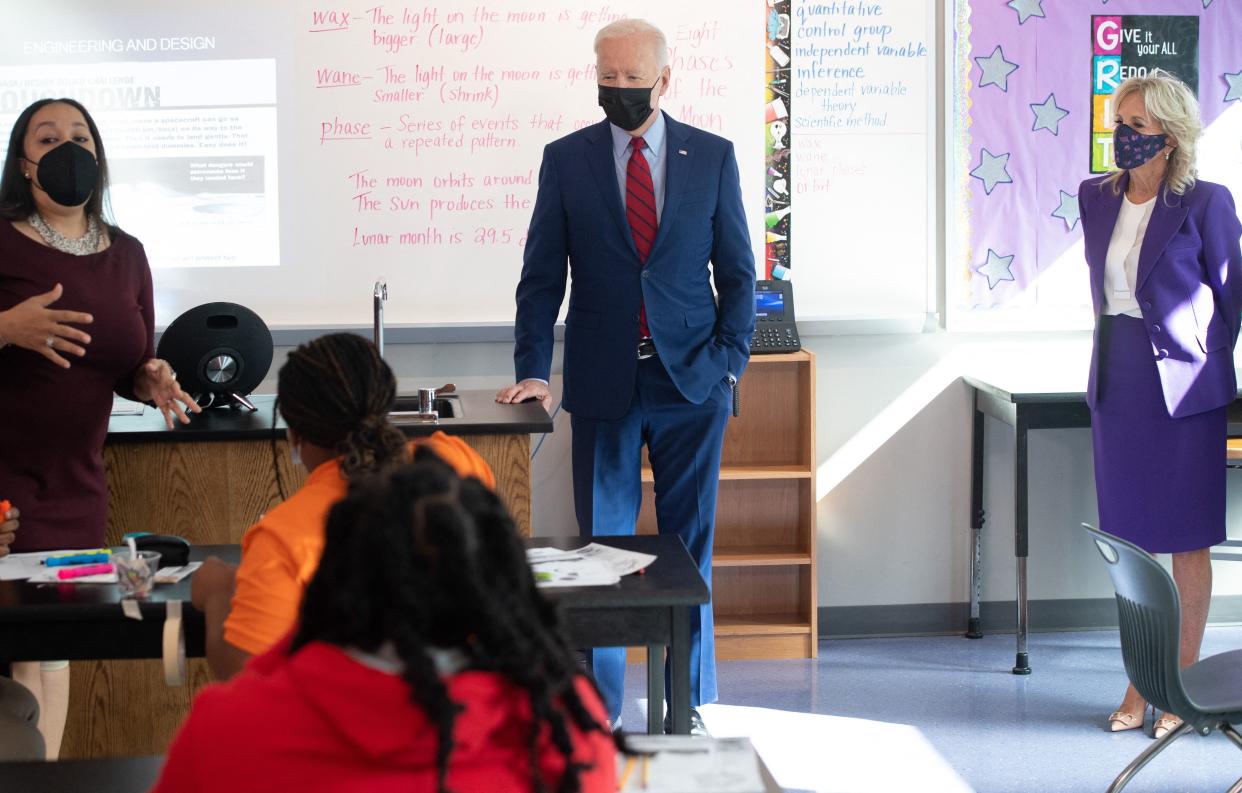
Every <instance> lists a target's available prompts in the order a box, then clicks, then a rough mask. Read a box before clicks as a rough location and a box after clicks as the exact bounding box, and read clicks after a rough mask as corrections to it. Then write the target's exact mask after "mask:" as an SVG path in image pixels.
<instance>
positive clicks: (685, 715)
mask: <svg viewBox="0 0 1242 793" xmlns="http://www.w3.org/2000/svg"><path fill="white" fill-rule="evenodd" d="M690 608H693V607H686V606H674V607H673V608H672V610H671V611H672V615H671V616H672V627H673V635H672V637H671V640H670V642H669V648H668V650H669V653H668V654H669V681H670V686H671V688H672V691H670V692H669V695H670V696H669V700H670V705H669V707H670V708H671V710H672V717H673V719H672V720H673V734H675V735H687V734H689V732H690Z"/></svg>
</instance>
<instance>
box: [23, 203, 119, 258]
mask: <svg viewBox="0 0 1242 793" xmlns="http://www.w3.org/2000/svg"><path fill="white" fill-rule="evenodd" d="M26 221H27V222H28V223H29V224H30V227H31V228H33V229H34V230H35V231H37V232H39V236H40V237H42V238H43V241H44V242H46V243H47V244H48V245H49V246H51V247H53V248H55V249H56V250H58V251H62V252H64V253H72V254H73V255H74V256H86V255H87V254H90V253H97V252H98V251H99V240H100V237H101V236H102V230H101V229H100V226H99V221H97V220H96V219H95V216H94V215H91V216H90V217H88V218H87V219H86V233H85V234H83V235H82V236H81V237H78V238H77V239H76V240H71V239H69V238H68V237H66V236H65V235H63V234H61V233H60V232H59V231H57V230H56V229H54V228H52V227H51V226H49V225H48V224H47V221H46V220H44V219H43V216H42V215H40V214H39V213H38V212H31V213H30V217H29V218H27V219H26Z"/></svg>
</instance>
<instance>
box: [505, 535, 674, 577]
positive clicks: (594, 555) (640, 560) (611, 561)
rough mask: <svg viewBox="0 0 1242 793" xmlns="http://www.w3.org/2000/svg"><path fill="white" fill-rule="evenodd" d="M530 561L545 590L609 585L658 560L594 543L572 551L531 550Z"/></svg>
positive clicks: (653, 557) (528, 556) (528, 555)
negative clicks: (549, 588)
mask: <svg viewBox="0 0 1242 793" xmlns="http://www.w3.org/2000/svg"><path fill="white" fill-rule="evenodd" d="M526 560H527V561H528V562H530V565H531V569H532V571H534V573H535V583H536V584H537V585H538V586H541V587H557V586H608V585H610V584H615V583H617V582H618V581H620V580H621V577H622V576H626V575H630V574H632V573H637V572H639V571H640V570H642V569H644V568H646V567H647V566H648V565H650V564H651V563H652V562H654V561H655V560H656V557H655V556H652V555H651V554H647V553H635V552H633V551H623V550H620V549H619V548H613V547H611V546H608V545H602V544H600V543H596V542H593V543H590V544H588V545H585V546H583V547H581V548H576V549H571V550H561V549H560V548H528V549H527V550H526Z"/></svg>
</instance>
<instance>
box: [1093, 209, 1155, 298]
mask: <svg viewBox="0 0 1242 793" xmlns="http://www.w3.org/2000/svg"><path fill="white" fill-rule="evenodd" d="M1155 206H1156V196H1152V197H1151V198H1150V199H1148V200H1147V201H1144V202H1143V203H1141V204H1134V203H1131V202H1130V198H1129V197H1128V196H1123V197H1122V199H1121V211H1120V212H1119V213H1118V214H1117V225H1115V226H1113V237H1112V239H1111V240H1110V241H1109V243H1108V255H1107V256H1106V257H1104V310H1103V311H1104V313H1105V314H1126V315H1128V316H1131V317H1138V318H1139V319H1142V318H1143V312H1142V311H1141V310H1140V309H1139V305H1138V300H1137V299H1136V298H1135V297H1134V284H1135V282H1136V281H1137V280H1138V261H1139V252H1140V251H1141V250H1142V248H1143V237H1144V235H1146V234H1147V223H1148V221H1150V220H1151V211H1152V209H1154V208H1155Z"/></svg>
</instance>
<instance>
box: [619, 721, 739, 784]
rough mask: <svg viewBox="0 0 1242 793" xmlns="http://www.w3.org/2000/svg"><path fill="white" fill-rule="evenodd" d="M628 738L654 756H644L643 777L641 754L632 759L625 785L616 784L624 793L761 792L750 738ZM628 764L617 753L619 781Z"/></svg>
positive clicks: (635, 747)
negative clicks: (644, 769)
mask: <svg viewBox="0 0 1242 793" xmlns="http://www.w3.org/2000/svg"><path fill="white" fill-rule="evenodd" d="M626 740H627V743H628V744H629V746H630V748H631V749H633V750H634V751H640V752H652V753H653V754H652V756H651V757H649V758H647V760H646V762H647V763H648V764H649V765H648V768H647V769H646V770H647V774H646V780H645V781H644V779H643V768H642V765H643V762H644V760H643V758H641V757H639V758H635V759H634V760H633V769H632V770H631V771H630V772H629V775H628V777H626V779H625V787H620V786H619V785H618V790H620V791H622V793H625V791H638V790H642V791H646V793H699V791H702V793H763V790H764V788H763V778H762V777H761V776H760V775H759V762H758V758H757V757H756V755H755V749H754V747H753V746H751V744H750V740H749V739H746V738H722V739H712V738H696V737H691V736H682V735H657V736H643V735H631V736H628V737H627V739H626ZM628 763H630V759H629V758H627V757H626V756H625V755H618V756H617V779H618V783H619V782H620V780H621V778H622V777H624V776H625V774H626V765H627V764H628Z"/></svg>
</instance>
